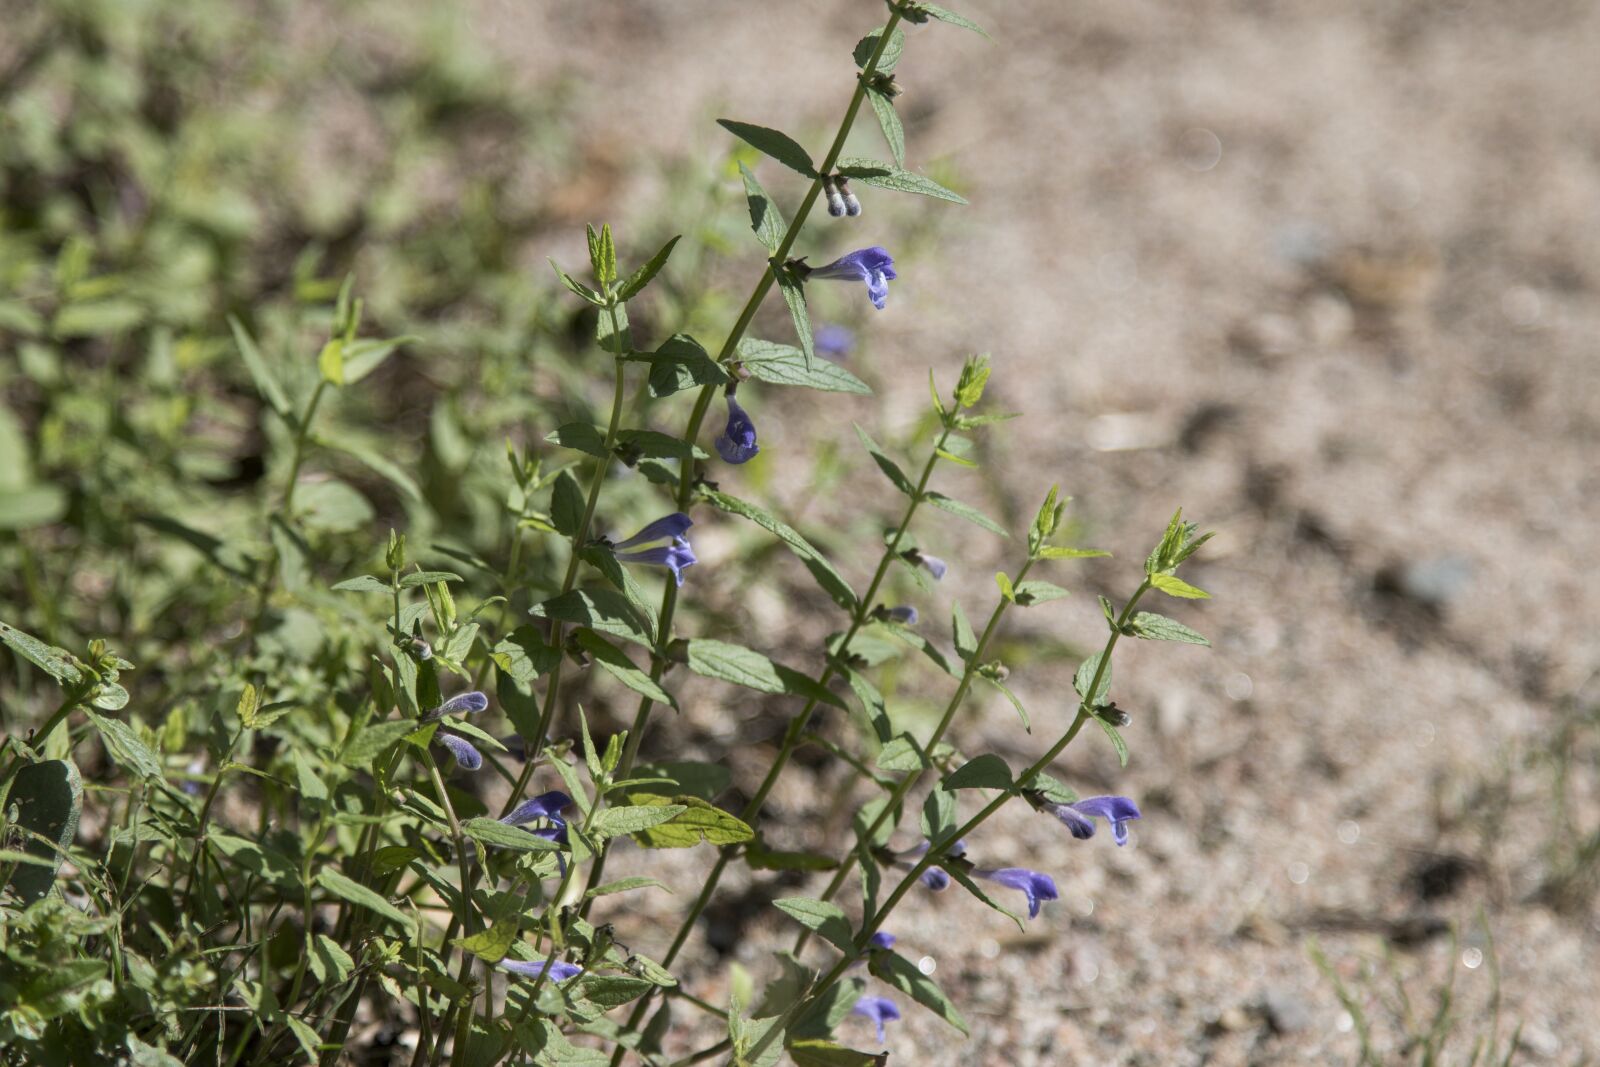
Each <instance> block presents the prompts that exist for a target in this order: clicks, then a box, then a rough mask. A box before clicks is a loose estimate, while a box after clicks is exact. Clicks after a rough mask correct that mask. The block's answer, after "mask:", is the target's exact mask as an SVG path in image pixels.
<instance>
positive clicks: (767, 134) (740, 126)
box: [717, 119, 817, 178]
mask: <svg viewBox="0 0 1600 1067" xmlns="http://www.w3.org/2000/svg"><path fill="white" fill-rule="evenodd" d="M717 125H718V126H721V127H722V128H723V129H725V130H727V131H728V132H729V133H731V134H733V135H734V136H735V137H737V138H739V139H740V140H741V141H744V142H745V143H746V144H748V145H750V146H751V147H753V148H755V149H756V150H757V151H760V152H763V153H765V154H766V155H769V156H771V157H772V158H773V159H776V160H777V161H778V162H779V163H782V164H783V165H784V166H786V167H788V168H790V169H791V170H797V171H799V172H800V173H801V174H804V175H805V176H806V177H807V178H815V177H816V176H817V168H816V167H814V166H812V165H811V157H810V156H809V155H807V154H806V150H805V149H804V148H801V147H800V145H799V144H797V143H796V142H795V140H794V138H792V137H790V136H789V135H788V134H786V133H783V132H781V131H779V130H773V129H768V128H767V127H765V126H754V125H751V124H750V123H748V122H734V121H733V120H732V119H718V120H717Z"/></svg>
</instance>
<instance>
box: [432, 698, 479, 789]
mask: <svg viewBox="0 0 1600 1067" xmlns="http://www.w3.org/2000/svg"><path fill="white" fill-rule="evenodd" d="M488 706H489V698H488V697H486V696H484V695H483V694H482V693H480V692H478V691H477V690H475V689H474V690H472V691H470V692H466V693H457V694H456V695H455V696H453V697H451V698H450V699H449V700H446V701H445V702H444V703H443V704H440V705H439V706H438V707H436V708H434V709H433V710H432V711H430V712H428V714H426V715H424V716H423V717H422V721H423V722H437V721H438V720H440V719H443V718H445V717H446V716H449V715H475V714H477V713H478V712H480V711H483V710H484V709H485V708H487V707H488ZM433 739H434V741H436V742H437V743H438V744H441V745H443V746H444V747H445V748H447V749H449V750H450V754H451V755H452V756H454V757H455V758H456V763H458V764H460V766H461V768H462V770H467V771H475V770H477V769H478V768H479V767H482V766H483V754H482V753H481V752H479V751H478V750H477V748H476V747H475V746H474V745H473V744H472V743H471V742H470V741H468V740H467V739H466V738H464V737H457V736H456V735H455V734H452V733H447V732H445V729H444V727H440V728H439V729H438V730H436V731H435V732H434V735H433Z"/></svg>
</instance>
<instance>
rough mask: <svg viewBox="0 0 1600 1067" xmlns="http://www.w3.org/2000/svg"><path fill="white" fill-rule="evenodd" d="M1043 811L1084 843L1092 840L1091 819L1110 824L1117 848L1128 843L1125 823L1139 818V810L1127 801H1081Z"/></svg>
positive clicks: (1090, 798)
mask: <svg viewBox="0 0 1600 1067" xmlns="http://www.w3.org/2000/svg"><path fill="white" fill-rule="evenodd" d="M1044 810H1045V811H1048V812H1049V813H1050V814H1051V815H1054V816H1055V817H1056V818H1058V819H1060V820H1061V821H1062V822H1063V823H1065V824H1066V827H1067V829H1068V830H1071V831H1072V836H1073V837H1076V838H1077V839H1078V840H1079V841H1087V840H1088V839H1089V838H1091V837H1093V836H1094V819H1095V817H1099V818H1102V819H1104V820H1106V821H1107V822H1109V823H1110V824H1111V836H1112V837H1113V838H1115V839H1116V842H1117V845H1118V847H1120V846H1122V845H1126V844H1127V843H1128V822H1129V821H1130V820H1132V819H1137V818H1139V806H1138V805H1137V804H1135V803H1134V802H1133V801H1131V800H1129V799H1128V798H1127V797H1084V798H1083V799H1082V800H1079V801H1075V802H1074V803H1071V804H1046V805H1045V806H1044Z"/></svg>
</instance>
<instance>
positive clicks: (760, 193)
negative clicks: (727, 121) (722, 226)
mask: <svg viewBox="0 0 1600 1067" xmlns="http://www.w3.org/2000/svg"><path fill="white" fill-rule="evenodd" d="M739 176H740V177H741V178H743V179H744V198H745V203H746V204H747V205H749V208H750V228H751V229H752V230H754V231H755V233H756V239H757V240H758V241H760V242H761V243H762V244H763V245H765V246H766V247H767V251H768V252H771V253H773V254H776V253H777V251H778V249H779V247H781V246H782V245H783V235H784V233H786V232H787V230H788V226H787V225H786V224H785V223H784V221H783V213H782V212H780V211H779V210H778V205H776V204H774V203H773V202H772V198H771V197H770V196H768V195H767V191H766V190H765V189H763V188H761V183H760V182H759V181H757V180H756V176H755V174H754V173H752V172H751V170H750V168H749V167H747V166H745V165H744V164H743V163H740V164H739ZM779 281H780V282H781V281H782V279H781V277H780V279H779Z"/></svg>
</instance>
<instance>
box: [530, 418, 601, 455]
mask: <svg viewBox="0 0 1600 1067" xmlns="http://www.w3.org/2000/svg"><path fill="white" fill-rule="evenodd" d="M544 439H545V440H546V441H550V442H553V443H555V444H558V445H560V446H561V447H562V448H570V449H573V450H574V451H577V452H582V453H584V454H585V455H590V456H597V457H599V458H601V459H604V458H605V456H606V438H605V434H603V433H601V432H600V431H599V430H597V429H595V428H594V426H593V425H592V424H590V423H587V422H569V423H566V424H564V425H562V426H558V427H556V428H555V429H554V430H551V431H550V432H549V433H547V434H545V435H544Z"/></svg>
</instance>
